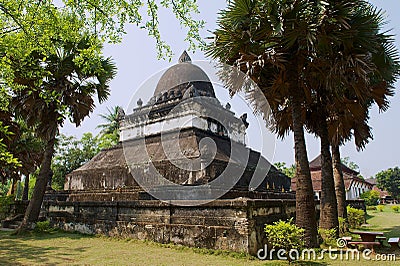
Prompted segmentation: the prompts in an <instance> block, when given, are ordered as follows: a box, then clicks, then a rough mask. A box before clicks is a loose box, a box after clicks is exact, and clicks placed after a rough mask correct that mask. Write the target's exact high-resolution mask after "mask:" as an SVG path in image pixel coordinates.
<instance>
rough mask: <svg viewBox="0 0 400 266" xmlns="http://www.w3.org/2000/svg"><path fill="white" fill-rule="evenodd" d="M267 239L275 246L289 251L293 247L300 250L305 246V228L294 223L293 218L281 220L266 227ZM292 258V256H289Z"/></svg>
mask: <svg viewBox="0 0 400 266" xmlns="http://www.w3.org/2000/svg"><path fill="white" fill-rule="evenodd" d="M264 231H265V234H266V236H267V241H268V243H269V244H270V245H272V247H273V248H276V249H284V250H285V251H286V252H287V253H288V252H289V251H290V250H291V249H297V250H300V249H302V248H303V246H304V241H303V238H304V229H302V228H300V227H297V226H296V225H295V224H294V223H293V218H291V219H289V220H288V221H282V220H279V221H277V222H274V223H273V224H272V225H270V224H267V225H265V228H264ZM287 258H288V259H290V256H287Z"/></svg>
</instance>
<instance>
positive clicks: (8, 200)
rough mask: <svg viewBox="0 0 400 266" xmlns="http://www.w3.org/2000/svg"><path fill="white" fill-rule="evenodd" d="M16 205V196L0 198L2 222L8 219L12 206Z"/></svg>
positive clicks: (0, 217) (0, 218)
mask: <svg viewBox="0 0 400 266" xmlns="http://www.w3.org/2000/svg"><path fill="white" fill-rule="evenodd" d="M13 203H14V196H13V195H11V196H3V197H0V220H3V219H5V218H6V217H7V215H8V213H9V212H10V207H11V204H13Z"/></svg>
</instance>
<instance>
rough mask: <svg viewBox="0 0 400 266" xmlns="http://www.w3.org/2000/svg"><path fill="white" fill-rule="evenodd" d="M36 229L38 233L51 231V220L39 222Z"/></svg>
mask: <svg viewBox="0 0 400 266" xmlns="http://www.w3.org/2000/svg"><path fill="white" fill-rule="evenodd" d="M34 231H35V232H37V233H49V232H51V231H52V228H51V227H50V222H49V221H43V222H37V223H36V226H35V229H34Z"/></svg>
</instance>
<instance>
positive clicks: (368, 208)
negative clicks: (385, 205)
mask: <svg viewBox="0 0 400 266" xmlns="http://www.w3.org/2000/svg"><path fill="white" fill-rule="evenodd" d="M367 211H376V206H367Z"/></svg>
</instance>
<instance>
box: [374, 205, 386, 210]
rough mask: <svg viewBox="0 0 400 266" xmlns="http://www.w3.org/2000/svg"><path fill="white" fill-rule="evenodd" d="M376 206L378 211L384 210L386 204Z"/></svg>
mask: <svg viewBox="0 0 400 266" xmlns="http://www.w3.org/2000/svg"><path fill="white" fill-rule="evenodd" d="M376 208H377V209H378V211H380V212H383V209H384V208H385V206H383V205H378V206H376Z"/></svg>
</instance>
